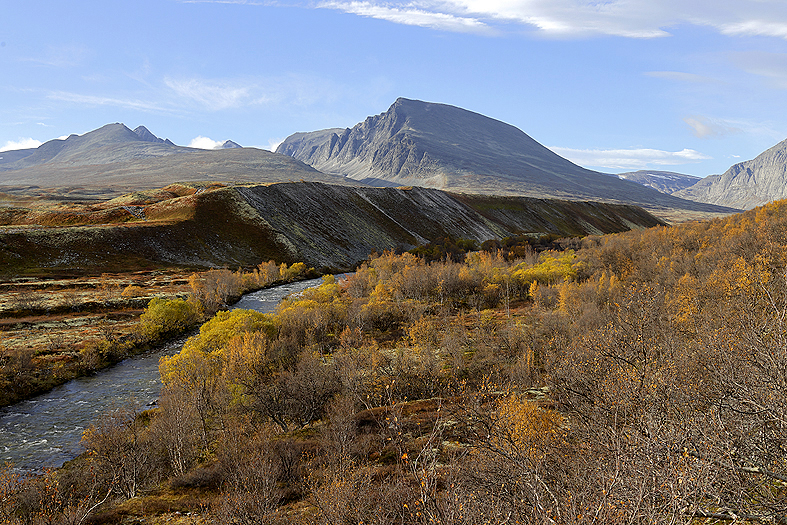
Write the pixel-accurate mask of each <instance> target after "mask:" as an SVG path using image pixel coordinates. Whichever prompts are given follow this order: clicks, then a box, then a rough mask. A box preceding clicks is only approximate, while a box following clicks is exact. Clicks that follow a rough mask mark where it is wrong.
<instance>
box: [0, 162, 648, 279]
mask: <svg viewBox="0 0 787 525" xmlns="http://www.w3.org/2000/svg"><path fill="white" fill-rule="evenodd" d="M230 151H234V150H230ZM0 212H1V213H0V224H2V225H4V226H2V227H0V268H2V269H3V271H4V273H6V274H11V275H13V274H19V273H41V272H43V273H57V272H67V273H96V272H98V273H101V272H102V271H121V270H129V269H136V268H139V269H149V268H155V267H160V266H169V267H172V266H181V267H215V266H228V267H231V268H237V267H238V266H239V265H241V266H253V265H256V264H258V263H259V262H261V261H267V260H269V259H274V260H276V261H279V262H281V261H284V262H293V261H303V262H305V263H307V264H308V265H309V266H314V267H317V268H338V269H347V268H351V267H353V266H354V265H356V264H357V263H359V262H360V261H362V260H364V259H365V258H366V257H367V256H368V255H369V253H370V252H371V251H373V250H377V251H382V250H387V249H409V248H412V247H414V246H416V245H418V244H422V243H427V242H430V241H433V240H436V239H439V238H444V237H446V236H453V237H458V238H466V239H473V240H475V241H478V242H482V241H484V240H487V239H491V238H500V237H506V236H511V235H514V234H522V233H530V234H535V235H540V234H546V233H551V234H556V235H561V236H581V235H586V234H591V233H609V232H618V231H624V230H628V229H630V228H646V227H650V226H654V225H656V224H660V222H659V221H658V219H656V218H655V217H653V216H651V215H650V214H648V213H646V212H644V211H643V210H641V209H639V208H636V207H631V206H615V205H599V204H597V203H579V202H571V203H567V202H561V201H547V200H543V201H539V200H533V199H526V198H498V199H489V198H480V197H479V198H474V197H468V196H451V195H449V194H447V193H445V192H442V191H439V190H434V189H425V188H398V189H393V188H351V187H347V186H333V185H326V184H321V183H308V182H300V183H288V184H273V185H267V186H264V185H241V186H233V187H222V186H221V185H213V186H211V187H205V186H197V185H191V186H189V185H173V186H170V187H167V188H164V189H162V190H159V191H153V192H142V193H137V194H132V195H128V196H126V197H123V198H118V199H115V200H111V201H107V202H106V203H103V204H101V205H90V206H85V205H74V204H63V205H60V206H54V205H50V204H45V205H44V204H36V203H32V204H31V203H26V204H24V205H22V204H21V203H20V204H18V205H17V206H13V205H9V206H5V207H3V208H0Z"/></svg>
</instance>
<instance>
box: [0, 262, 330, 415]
mask: <svg viewBox="0 0 787 525" xmlns="http://www.w3.org/2000/svg"><path fill="white" fill-rule="evenodd" d="M298 265H300V266H298ZM293 269H294V270H293ZM274 271H275V272H276V274H275V278H274ZM318 275H319V274H318V273H317V272H315V271H314V270H313V269H308V268H306V267H305V265H302V264H301V263H295V264H293V265H292V266H289V267H288V266H286V265H283V266H277V265H276V264H274V263H264V264H261V265H260V266H259V267H257V268H256V269H254V270H252V271H250V272H242V271H238V272H230V271H228V270H209V271H207V272H202V273H193V272H188V271H185V270H178V269H168V270H153V271H146V272H127V273H121V274H102V275H100V276H94V277H62V278H20V279H8V280H5V281H0V290H2V293H1V294H0V335H1V336H2V343H1V344H0V407H3V406H9V405H12V404H14V403H18V402H20V401H23V400H26V399H30V398H32V397H35V396H38V395H41V394H43V393H46V392H49V391H51V390H52V389H53V388H55V387H57V386H59V385H63V384H65V383H67V382H68V381H71V380H74V379H77V378H80V377H85V376H89V375H92V374H95V373H96V372H98V371H100V370H103V369H105V368H107V367H109V366H112V365H114V364H117V363H118V362H120V361H122V360H123V359H126V358H128V357H130V356H134V355H138V354H141V353H144V352H147V351H150V350H151V349H152V348H155V347H157V346H161V345H166V344H167V342H168V341H172V340H174V339H177V338H178V337H179V336H181V335H182V334H184V333H186V332H188V331H189V330H193V329H194V328H196V327H197V326H199V325H200V324H201V323H202V322H204V321H205V320H207V319H208V318H209V317H210V315H212V313H213V311H215V310H217V309H218V308H220V307H226V305H229V304H233V303H235V302H236V301H238V300H239V299H240V298H241V297H242V296H243V294H246V293H252V292H254V291H257V290H262V289H266V288H270V287H273V286H278V285H281V284H284V283H287V282H293V281H299V280H303V279H308V278H313V277H317V276H318ZM219 285H221V286H224V288H223V289H222V291H221V293H219V294H217V293H215V288H216V287H217V286H219ZM226 285H229V286H226ZM211 287H213V288H211ZM195 288H196V292H197V296H199V294H200V293H201V294H202V296H203V297H202V302H203V303H208V305H207V306H205V305H204V304H203V310H202V315H200V316H199V317H198V318H195V319H193V321H192V322H191V323H188V324H186V325H181V326H179V329H177V330H175V331H172V330H169V331H165V332H163V333H162V332H158V333H157V334H156V335H155V336H152V337H151V335H150V334H145V333H143V332H141V331H140V329H139V321H140V316H141V315H142V314H143V312H144V311H145V308H146V307H147V306H148V304H149V303H150V301H152V300H154V299H158V300H161V301H173V300H178V299H181V300H185V299H186V298H187V297H189V296H191V295H194V294H195Z"/></svg>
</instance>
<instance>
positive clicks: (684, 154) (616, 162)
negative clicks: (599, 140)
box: [549, 147, 711, 169]
mask: <svg viewBox="0 0 787 525" xmlns="http://www.w3.org/2000/svg"><path fill="white" fill-rule="evenodd" d="M549 149H551V150H552V151H554V152H555V153H557V154H558V155H560V156H562V157H565V158H567V159H569V160H570V161H571V162H574V163H576V164H579V165H580V166H596V167H601V168H610V169H645V168H648V167H651V166H673V165H679V164H688V163H693V162H699V161H702V160H708V159H710V158H711V157H709V156H707V155H705V154H703V153H700V152H698V151H695V150H693V149H683V150H681V151H664V150H658V149H649V148H639V149H608V150H601V149H572V148H560V147H550V148H549Z"/></svg>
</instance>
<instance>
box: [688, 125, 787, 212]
mask: <svg viewBox="0 0 787 525" xmlns="http://www.w3.org/2000/svg"><path fill="white" fill-rule="evenodd" d="M675 196H677V197H681V198H684V199H690V200H693V201H697V202H707V203H711V204H719V205H722V206H735V207H736V208H742V209H750V208H754V207H756V206H762V205H763V204H767V203H769V202H771V201H774V200H777V199H784V198H787V140H783V141H781V142H779V143H778V144H776V145H775V146H773V147H771V148H768V149H767V150H765V151H763V152H762V153H760V154H759V155H757V157H755V158H754V159H752V160H747V161H745V162H739V163H737V164H734V165H732V166H731V167H730V169H728V170H727V171H725V172H724V173H722V174H721V175H710V176H708V177H705V178H704V179H702V180H700V181H699V182H697V184H695V185H694V186H691V187H689V188H686V189H684V190H681V191H678V192H676V193H675Z"/></svg>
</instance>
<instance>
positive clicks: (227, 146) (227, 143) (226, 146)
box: [219, 140, 243, 149]
mask: <svg viewBox="0 0 787 525" xmlns="http://www.w3.org/2000/svg"><path fill="white" fill-rule="evenodd" d="M242 147H243V146H241V145H240V144H238V143H237V142H233V141H231V140H225V141H224V144H222V145H221V146H219V149H232V148H242Z"/></svg>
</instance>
